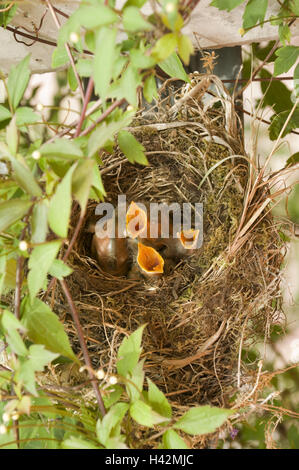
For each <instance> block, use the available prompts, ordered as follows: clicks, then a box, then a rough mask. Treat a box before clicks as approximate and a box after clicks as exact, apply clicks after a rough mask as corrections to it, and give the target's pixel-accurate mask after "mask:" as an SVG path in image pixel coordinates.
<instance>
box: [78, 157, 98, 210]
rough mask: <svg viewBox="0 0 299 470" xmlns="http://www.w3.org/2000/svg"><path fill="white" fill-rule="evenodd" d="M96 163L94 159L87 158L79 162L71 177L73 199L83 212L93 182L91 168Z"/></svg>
mask: <svg viewBox="0 0 299 470" xmlns="http://www.w3.org/2000/svg"><path fill="white" fill-rule="evenodd" d="M95 165H96V163H95V161H94V160H91V159H88V160H83V161H82V162H79V163H78V165H77V167H76V169H75V171H74V174H73V178H72V192H73V194H74V197H75V199H76V200H77V201H78V202H79V204H80V206H81V212H82V213H84V212H85V209H86V205H87V201H88V197H89V193H90V188H91V186H92V183H93V177H94V176H93V168H94V166H95Z"/></svg>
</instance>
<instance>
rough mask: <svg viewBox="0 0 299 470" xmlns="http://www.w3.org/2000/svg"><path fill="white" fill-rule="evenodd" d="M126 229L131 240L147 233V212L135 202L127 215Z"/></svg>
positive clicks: (130, 206)
mask: <svg viewBox="0 0 299 470" xmlns="http://www.w3.org/2000/svg"><path fill="white" fill-rule="evenodd" d="M126 229H127V234H128V235H129V237H131V238H137V237H138V236H140V235H141V234H142V233H146V231H147V215H146V212H145V211H144V210H143V209H141V207H139V206H138V204H135V202H133V201H132V202H131V204H130V205H129V208H128V210H127V213H126Z"/></svg>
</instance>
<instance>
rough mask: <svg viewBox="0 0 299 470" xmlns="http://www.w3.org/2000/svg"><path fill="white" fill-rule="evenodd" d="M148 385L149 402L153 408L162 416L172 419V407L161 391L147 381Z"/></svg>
mask: <svg viewBox="0 0 299 470" xmlns="http://www.w3.org/2000/svg"><path fill="white" fill-rule="evenodd" d="M147 383H148V395H147V396H148V401H149V403H150V405H151V406H152V408H153V409H154V410H155V411H156V412H157V413H159V414H160V415H161V416H165V417H166V418H171V416H172V410H171V406H170V404H169V402H168V400H167V398H166V396H165V395H164V393H163V392H161V390H159V389H158V387H157V386H156V385H155V384H154V383H153V382H152V381H151V380H150V379H147Z"/></svg>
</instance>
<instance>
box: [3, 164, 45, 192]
mask: <svg viewBox="0 0 299 470" xmlns="http://www.w3.org/2000/svg"><path fill="white" fill-rule="evenodd" d="M9 160H10V162H11V166H12V170H13V178H14V180H15V181H17V183H18V184H19V185H20V186H21V188H22V189H23V190H24V191H25V192H26V193H28V194H30V195H31V196H34V197H40V196H42V194H43V193H42V190H41V188H40V187H39V185H38V183H37V182H36V181H35V178H34V176H33V174H32V173H31V171H30V170H29V168H28V166H27V165H26V162H25V161H23V162H22V163H21V161H19V160H17V159H16V158H14V157H13V156H9Z"/></svg>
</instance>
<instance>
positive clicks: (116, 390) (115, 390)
mask: <svg viewBox="0 0 299 470" xmlns="http://www.w3.org/2000/svg"><path fill="white" fill-rule="evenodd" d="M105 392H110V393H109V395H107V394H106V393H105V395H104V396H103V402H104V405H105V408H106V410H107V409H108V408H110V407H111V406H112V405H114V403H116V402H118V401H119V399H120V397H121V396H122V394H123V392H124V390H123V388H122V386H121V385H119V384H116V385H111V387H108V388H106V389H105Z"/></svg>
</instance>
